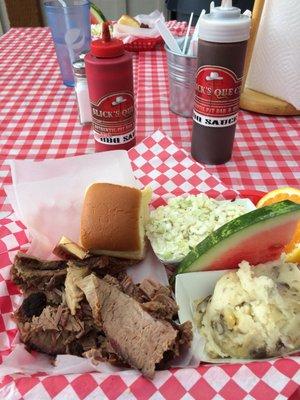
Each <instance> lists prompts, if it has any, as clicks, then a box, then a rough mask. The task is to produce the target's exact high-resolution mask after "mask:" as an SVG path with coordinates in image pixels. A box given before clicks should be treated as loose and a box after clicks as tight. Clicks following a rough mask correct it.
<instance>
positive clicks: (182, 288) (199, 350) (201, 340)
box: [175, 262, 300, 364]
mask: <svg viewBox="0 0 300 400" xmlns="http://www.w3.org/2000/svg"><path fill="white" fill-rule="evenodd" d="M273 264H274V265H276V262H275V263H274V262H273ZM229 271H230V272H232V271H233V270H232V269H231V270H221V271H201V272H190V273H185V274H179V275H177V276H176V283H175V299H176V303H177V304H178V306H179V312H178V317H179V321H180V323H184V322H185V321H192V323H193V334H194V337H193V342H192V354H193V357H194V362H198V363H199V362H209V363H212V364H237V363H241V364H247V363H250V362H253V359H241V358H239V359H238V358H211V357H210V356H209V355H208V354H207V352H206V351H205V343H206V339H205V337H204V336H203V335H201V333H200V332H199V330H198V329H197V327H196V325H195V324H194V322H193V316H194V312H195V307H194V302H195V300H199V299H205V298H206V297H207V296H209V295H211V294H212V293H213V292H214V288H215V285H216V283H217V281H218V280H219V279H220V278H221V276H223V275H224V274H226V273H227V272H229ZM299 350H300V349H298V350H294V351H290V352H288V353H287V354H286V355H291V354H296V353H299ZM275 358H278V357H273V358H268V359H257V360H255V362H264V361H266V360H271V359H275Z"/></svg>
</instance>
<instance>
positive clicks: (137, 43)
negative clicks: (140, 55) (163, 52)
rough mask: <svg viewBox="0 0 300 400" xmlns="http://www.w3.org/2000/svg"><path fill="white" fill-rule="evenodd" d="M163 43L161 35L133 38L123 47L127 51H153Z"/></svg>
mask: <svg viewBox="0 0 300 400" xmlns="http://www.w3.org/2000/svg"><path fill="white" fill-rule="evenodd" d="M162 45H163V38H162V37H161V36H159V37H157V38H139V39H135V40H134V41H133V42H131V43H126V44H125V49H126V50H127V51H136V52H138V51H149V50H150V51H153V50H156V49H158V48H160V47H162Z"/></svg>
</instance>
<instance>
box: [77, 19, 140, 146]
mask: <svg viewBox="0 0 300 400" xmlns="http://www.w3.org/2000/svg"><path fill="white" fill-rule="evenodd" d="M84 61H85V69H86V77H87V82H88V88H89V97H90V103H91V110H92V124H93V132H94V138H95V147H96V151H106V150H119V149H123V150H128V149H130V148H131V147H132V146H134V145H135V117H134V97H133V72H132V55H131V54H129V53H127V52H125V50H124V44H123V42H122V41H121V40H118V39H113V38H111V37H110V32H109V25H108V23H107V22H105V23H103V32H102V39H97V40H94V41H92V43H91V51H90V52H89V53H88V54H87V55H86V56H85V58H84Z"/></svg>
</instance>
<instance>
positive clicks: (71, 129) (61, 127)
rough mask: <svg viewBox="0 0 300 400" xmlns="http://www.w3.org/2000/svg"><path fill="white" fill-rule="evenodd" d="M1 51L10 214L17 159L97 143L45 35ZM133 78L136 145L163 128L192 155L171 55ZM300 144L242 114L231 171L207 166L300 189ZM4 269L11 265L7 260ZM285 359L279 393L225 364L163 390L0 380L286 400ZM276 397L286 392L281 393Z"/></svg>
mask: <svg viewBox="0 0 300 400" xmlns="http://www.w3.org/2000/svg"><path fill="white" fill-rule="evenodd" d="M173 28H174V29H175V30H177V31H178V32H180V30H182V28H184V25H182V24H181V25H180V24H179V25H178V24H177V25H174V24H173ZM0 53H1V62H0V131H1V139H0V140H1V142H0V150H1V151H0V155H1V158H0V177H1V178H0V179H1V189H0V190H1V192H0V211H1V207H2V212H4V213H7V212H9V211H11V208H10V205H9V204H8V203H7V201H6V197H5V194H4V190H3V187H2V185H5V184H9V183H11V176H10V170H9V164H8V162H9V160H10V159H15V158H18V159H24V158H27V159H32V160H43V159H45V158H60V157H68V156H72V155H78V154H85V153H92V152H94V144H93V138H92V135H91V129H90V127H87V126H84V127H82V126H81V125H80V124H79V122H78V115H77V106H76V101H75V96H74V92H73V89H71V88H66V87H65V86H63V85H62V83H61V78H60V74H59V69H58V64H57V61H56V57H55V52H54V48H53V45H52V41H51V37H50V34H49V31H48V30H47V29H45V28H27V29H11V30H10V31H9V32H8V33H7V34H6V35H4V36H3V37H2V38H1V40H0ZM134 72H135V74H134V76H135V89H136V97H135V103H136V116H137V118H136V132H137V140H138V142H139V141H141V140H142V139H144V138H145V137H146V136H149V135H150V134H152V133H153V132H154V131H155V130H156V129H161V130H162V131H163V132H164V133H166V134H167V135H169V136H171V137H172V138H173V139H174V141H175V142H176V144H177V145H178V146H180V147H183V148H184V149H185V150H187V151H189V150H190V136H191V128H192V121H191V119H186V118H182V117H179V116H177V115H175V114H172V113H171V112H170V111H169V107H168V102H169V99H168V78H167V66H166V57H165V53H164V51H163V50H159V51H155V52H141V53H139V54H135V55H134ZM299 146H300V120H299V118H295V117H289V118H285V117H268V116H261V115H257V114H253V113H248V112H244V111H241V112H240V115H239V120H238V125H237V131H236V140H235V145H234V151H233V157H232V160H231V161H230V162H228V163H227V164H226V165H221V166H207V170H208V171H209V172H211V173H213V174H214V175H215V176H217V177H218V178H219V179H221V180H222V181H223V182H224V184H226V185H227V186H229V187H232V188H234V189H239V188H247V189H260V190H271V189H274V188H276V187H278V186H296V187H297V186H299V181H300V163H299V161H300V154H299ZM7 226H8V225H7ZM7 226H6V228H5V229H7ZM1 257H4V256H3V254H2V256H1V254H0V258H1ZM1 265H4V262H3V264H2V260H1V263H0V266H1ZM286 362H288V363H289V368H290V371H292V372H289V373H290V374H291V375H290V379H291V380H288V379H287V380H286V381H284V380H283V381H281V383H280V384H279V383H278V387H279V386H280V385H281V386H282V387H281V386H280V390H279V391H278V392H275V391H274V390H273V389H271V388H270V386H269V385H268V383H270V382H268V377H266V379H264V381H259V385H258V384H257V383H258V382H257V380H258V376H257V375H256V376H254V375H253V373H251V371H250V370H248V371H247V372H246V374H245V371H242V368H240V366H238V367H237V366H232V367H230V366H227V367H226V372H225V371H224V370H222V369H221V368H219V367H209V366H202V367H200V368H198V369H197V370H191V373H190V379H189V380H188V381H186V380H185V379H183V380H182V379H181V378H180V376H181V371H180V370H179V371H177V372H175V373H174V374H173V373H172V374H171V373H170V372H166V373H167V374H168V375H159V376H160V378H158V382H156V383H155V384H153V383H150V382H148V381H146V380H144V379H143V378H138V379H137V380H136V381H135V382H129V380H128V382H127V381H126V379H125V380H124V379H123V380H121V379H120V377H118V376H114V377H109V378H107V377H99V375H101V374H85V375H76V376H75V375H74V376H72V378H71V377H70V378H63V377H52V378H50V377H39V378H38V377H34V378H25V377H24V378H20V379H14V378H12V377H7V378H5V380H4V381H3V382H2V389H3V388H5V390H6V391H4V392H3V390H2V392H1V393H6V395H7V396H8V393H14V394H15V393H17V395H16V397H13V396H14V395H11V397H6V398H11V399H15V398H24V399H27V398H29V397H30V396H31V397H30V398H31V399H34V398H38V397H34V396H35V395H37V394H34V393H35V392H34V391H35V388H36V387H37V385H38V384H41V383H42V385H43V390H44V392H41V391H40V392H36V393H39V396H40V395H41V393H44V396H45V397H44V398H55V399H65V398H70V399H71V398H75V397H72V396H75V395H74V393H75V392H76V393H77V396H78V398H82V399H83V398H84V399H88V398H89V399H90V398H91V399H92V398H96V397H93V393H94V396H99V397H97V398H104V397H101V396H104V393H105V395H106V396H108V398H112V399H116V398H118V399H122V398H123V399H129V398H134V399H135V398H141V399H148V398H151V399H163V398H170V399H176V398H178V399H179V398H185V399H194V398H199V399H200V398H201V399H206V398H207V399H210V398H215V399H224V398H225V399H230V398H232V397H230V393H232V391H235V393H236V396H237V397H236V398H239V399H240V398H247V399H267V398H270V399H271V398H272V399H273V398H278V399H286V398H289V397H290V396H291V395H292V393H294V392H295V390H296V388H297V387H298V385H299V376H298V378H297V379H296V378H295V376H296V375H295V374H296V373H297V371H298V370H299V364H298V363H296V362H295V361H292V360H290V361H286ZM263 365H264V364H261V367H260V368H259V369H260V371H261V372H260V373H261V376H267V375H268V374H269V370H270V365H269V367H268V368H269V369H268V372H267V370H265V371H264V367H263ZM271 368H273V369H274V370H275V371H276V374H277V375H276V374H275V376H278V381H280V379H282V376H286V375H283V374H284V373H286V370H287V369H288V368H287V364H286V363H284V360H277V361H276V362H274V363H273V364H272V366H271ZM220 371H221V375H220ZM222 371H223V372H222ZM280 371H281V372H280ZM273 372H274V371H273ZM264 374H265V375H264ZM272 376H274V375H272ZM204 377H205V379H204ZM215 377H218V379H217V381H218V383H215V382H214V380H215ZM292 377H293V379H292ZM59 378H60V379H59ZM245 379H246V380H248V381H247V385H248V386H249V385H250V387H252V388H253V390H252V392H251V395H250V394H249V391H247V390H244V389H245V388H246V386H247V385H246V384H245V385H244V389H242V387H243V381H244V380H245ZM282 382H284V383H282ZM97 388H98V389H97ZM128 388H130V394H129V392H128V391H127V389H128ZM158 388H159V389H158ZM224 388H225V389H224ZM97 390H98V391H97ZM128 390H129V389H128ZM226 391H228V393H227V392H226ZM80 393H81V394H80ZM247 393H248V395H247ZM276 393H280V394H279V395H278V396H279V397H276V396H277V394H276ZM202 394H203V395H202ZM18 396H19V397H18ZM27 396H29V397H27ZM47 396H48V397H47ZM130 396H132V397H130ZM244 396H245V397H244ZM280 396H281V397H280ZM0 397H1V394H0ZM1 398H3V397H1ZM39 398H42V397H39ZM76 398H77V397H76ZM295 399H296V397H295Z"/></svg>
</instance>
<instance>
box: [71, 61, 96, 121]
mask: <svg viewBox="0 0 300 400" xmlns="http://www.w3.org/2000/svg"><path fill="white" fill-rule="evenodd" d="M73 73H74V78H75V93H76V98H77V104H78V112H79V120H80V123H81V124H82V125H84V124H88V123H91V122H92V112H91V105H90V99H89V91H88V85H87V80H86V74H85V65H84V61H82V60H79V61H75V62H74V63H73Z"/></svg>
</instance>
